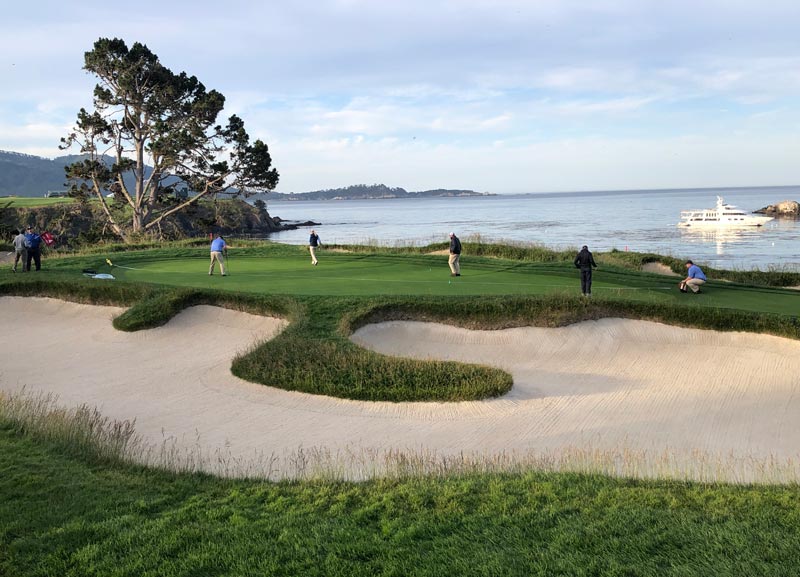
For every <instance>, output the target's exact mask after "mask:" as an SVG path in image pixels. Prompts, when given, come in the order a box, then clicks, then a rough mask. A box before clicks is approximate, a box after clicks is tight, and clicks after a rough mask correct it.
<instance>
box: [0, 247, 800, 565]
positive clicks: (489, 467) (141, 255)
mask: <svg viewBox="0 0 800 577" xmlns="http://www.w3.org/2000/svg"><path fill="white" fill-rule="evenodd" d="M237 244H238V245H239V246H240V247H241V248H240V252H238V253H236V254H235V256H234V259H233V260H232V263H231V264H232V268H233V271H234V272H233V275H234V276H235V275H237V274H239V275H241V276H244V275H245V274H246V271H247V270H248V268H247V266H248V265H249V263H251V262H253V263H255V262H261V261H259V260H258V259H265V258H268V259H269V262H274V263H276V264H275V266H279V265H280V263H281V262H283V261H282V260H281V259H289V260H291V259H299V258H301V257H302V258H305V256H304V254H303V251H302V249H301V248H300V247H294V246H285V245H273V244H271V243H255V242H247V241H242V242H241V243H237ZM205 245H206V243H205V241H203V242H200V241H182V242H179V243H156V244H153V243H141V244H140V245H136V246H134V247H125V246H123V245H106V246H99V247H93V248H91V249H85V250H80V251H73V252H70V253H66V254H58V255H54V254H51V255H48V258H47V259H46V260H45V268H44V270H43V272H42V274H39V275H33V274H31V275H11V274H2V275H0V295H20V296H50V297H54V298H58V299H62V300H69V301H75V302H83V303H93V304H113V305H117V306H125V307H128V309H127V310H126V311H125V312H124V313H123V314H122V315H121V316H119V317H117V318H116V319H115V321H114V326H115V327H117V328H118V329H120V330H126V331H132V330H141V329H144V328H149V327H156V326H161V325H163V324H164V323H165V322H167V321H168V320H169V319H170V318H172V317H173V316H174V315H175V314H177V313H178V312H179V311H181V310H183V309H184V308H186V307H189V306H192V305H195V304H212V305H214V306H222V307H227V308H232V309H235V310H242V311H248V312H252V313H256V314H262V315H263V314H270V315H274V316H278V317H281V318H285V319H287V320H288V321H289V322H290V326H289V327H288V328H287V329H286V330H285V331H283V333H281V335H279V337H278V338H276V339H274V340H272V341H269V342H267V343H264V344H263V345H261V346H259V347H257V348H256V349H254V350H252V351H250V352H248V353H246V354H244V355H242V356H240V357H239V358H237V359H236V360H235V362H234V366H233V372H234V373H235V374H237V375H239V376H242V377H243V378H246V379H248V380H254V381H256V382H264V383H265V384H270V385H273V386H275V385H280V386H283V387H284V388H288V389H292V390H307V391H308V392H314V393H316V394H325V395H343V389H345V388H346V389H347V391H346V392H347V393H348V395H352V396H346V398H358V399H367V400H368V399H377V398H380V399H384V400H385V399H389V400H395V401H406V400H412V399H413V400H437V401H442V400H444V401H448V400H463V399H469V398H472V399H475V398H487V397H491V396H495V395H498V394H502V392H503V391H504V390H507V388H508V387H510V386H511V383H510V377H509V375H508V374H507V373H504V371H500V370H498V369H492V368H490V367H475V366H472V365H464V364H461V363H451V364H444V365H438V364H437V363H435V362H428V361H410V360H408V359H394V358H390V357H383V356H382V355H378V354H377V353H372V352H370V351H366V350H364V349H361V348H360V347H357V346H356V345H354V344H353V343H351V342H350V341H349V340H348V337H349V335H350V334H351V333H352V332H353V331H354V330H355V329H356V328H358V327H360V326H364V325H366V324H368V323H372V322H377V321H382V320H390V319H415V320H435V321H437V322H445V323H450V324H455V325H457V326H466V327H480V328H487V329H493V328H500V327H509V326H523V325H535V326H564V325H567V324H572V323H575V322H579V321H581V320H588V319H597V318H604V317H608V316H618V317H622V318H637V319H646V320H657V321H659V322H664V323H668V324H674V325H679V326H691V327H698V328H708V329H713V330H720V331H748V332H757V333H768V334H773V335H778V336H783V337H788V338H792V339H800V322H798V317H797V308H796V303H797V300H796V299H797V298H800V297H797V296H795V295H796V293H794V294H793V293H791V291H788V290H784V289H782V288H780V287H786V286H794V285H798V284H800V279H798V278H797V276H798V273H791V272H784V271H714V272H713V274H709V276H710V277H711V278H713V279H714V280H713V281H712V282H711V283H709V285H710V286H709V288H710V291H709V292H710V293H711V294H709V295H701V296H708V297H709V301H707V302H709V303H711V304H702V303H701V302H700V301H691V300H687V299H685V298H684V299H683V300H680V301H675V302H672V301H667V300H663V299H659V298H656V297H658V295H657V294H656V295H655V296H653V297H652V298H650V297H648V296H646V294H647V293H644V292H643V293H634V292H633V291H631V292H627V293H626V292H623V291H617V292H615V291H614V290H613V289H610V290H609V291H608V293H607V295H606V296H603V297H601V298H596V299H593V300H592V301H590V302H587V301H585V300H581V299H580V298H579V297H578V296H576V295H575V294H574V293H567V292H564V291H563V290H560V289H558V290H555V292H551V293H550V294H546V293H542V292H540V293H535V292H533V293H532V294H527V295H526V294H491V295H485V294H484V295H481V294H460V295H457V296H449V297H444V296H441V295H435V294H431V295H411V294H407V295H402V294H373V295H370V294H361V295H355V294H328V295H325V296H320V295H319V294H306V293H303V292H302V291H297V290H295V291H294V292H290V291H288V290H284V291H283V292H280V291H281V290H283V289H281V288H280V287H278V288H275V289H273V290H276V291H277V292H274V293H264V294H258V293H254V292H247V291H246V290H245V291H242V290H240V289H237V288H236V287H234V288H231V287H228V288H226V289H219V288H216V289H211V288H207V287H205V285H204V286H202V287H201V286H180V285H172V284H169V282H166V283H165V280H168V281H170V282H172V281H174V279H164V278H161V277H152V278H151V277H146V274H147V265H148V263H150V262H161V261H163V260H164V259H185V260H189V261H191V262H195V263H198V264H200V263H201V262H205V259H206V258H207V254H206V253H207V247H206V246H205ZM336 248H337V249H341V250H343V251H347V252H342V253H333V252H331V253H328V254H326V255H325V258H326V259H328V260H333V259H334V258H339V259H342V260H341V261H340V262H341V263H343V264H345V263H347V264H352V263H353V262H355V261H354V260H345V259H355V258H361V257H364V256H367V257H371V259H372V260H375V259H390V260H388V261H385V262H391V263H404V262H405V263H408V264H409V265H413V266H416V267H427V266H428V264H430V266H442V263H441V257H436V256H431V255H429V254H427V253H430V252H434V251H437V250H441V249H442V248H444V246H439V245H431V246H427V247H398V248H386V247H383V248H379V247H362V246H346V247H336ZM131 249H132V250H131ZM464 250H465V254H468V255H470V266H472V267H475V268H476V269H477V268H480V269H481V270H482V271H486V272H487V274H493V275H501V274H516V273H517V272H519V273H520V274H526V275H530V278H531V279H535V278H537V277H539V276H541V277H542V278H547V279H559V278H562V277H563V278H567V279H569V282H572V283H573V284H574V278H573V277H574V270H573V269H571V259H572V258H573V257H574V254H573V253H572V251H561V252H555V251H549V250H547V249H544V248H542V247H536V246H512V245H508V246H502V245H495V246H491V245H486V244H482V243H480V242H472V243H465V247H464ZM109 255H110V256H111V258H112V259H115V260H116V259H121V258H123V257H124V259H125V263H126V264H127V265H130V266H132V267H140V268H141V269H143V270H145V272H144V273H141V272H128V271H124V270H123V271H118V272H119V273H120V274H119V278H118V281H115V282H111V283H102V282H100V281H93V280H91V279H85V278H82V277H80V276H79V275H78V274H76V272H75V271H76V270H77V271H79V270H81V268H82V267H93V266H97V265H98V263H102V262H103V259H105V258H106V257H108V256H109ZM595 258H596V259H597V260H598V264H599V265H600V269H598V274H597V277H596V281H595V282H596V283H597V282H600V283H602V282H609V283H611V282H615V279H617V278H620V279H624V282H625V283H626V286H632V287H633V288H636V287H637V286H640V287H646V286H653V283H664V284H663V286H667V285H670V286H672V285H674V279H671V278H669V277H664V276H663V275H657V274H653V273H646V272H641V270H642V266H643V265H645V264H647V263H654V262H659V263H662V264H664V265H666V266H669V267H670V268H671V269H672V270H673V271H675V272H680V268H681V264H682V263H681V262H680V261H679V260H677V259H674V258H671V257H663V256H659V255H649V254H640V253H627V252H626V253H622V252H617V251H613V252H610V253H604V254H597V253H596V254H595ZM367 260H368V261H369V260H370V259H367ZM382 262H383V261H382ZM326 264H327V263H325V262H323V264H322V265H321V267H320V270H323V269H322V267H324V266H325V265H326ZM237 266H238V267H239V269H238V271H240V272H237V269H236V267H237ZM154 270H156V271H157V270H158V269H157V268H156V269H154ZM6 272H7V271H6ZM115 272H116V271H115ZM707 273H708V271H707ZM128 274H129V275H130V276H129V277H128V276H127V275H128ZM137 275H144V276H137ZM604 275H605V276H604ZM176 276H178V275H177V273H176ZM148 278H150V280H147V279H148ZM181 278H182V277H181ZM233 278H234V277H233V276H232V277H231V279H226V280H232V279H233ZM465 278H466V277H465ZM526 278H527V277H526ZM302 280H303V279H302V278H300V279H299V280H298V281H296V284H297V286H298V287H300V286H305V285H301V284H300V283H301V282H302ZM721 281H725V282H721ZM317 282H318V283H319V282H322V281H317ZM530 282H531V283H533V282H534V281H533V280H531V281H530ZM548 282H550V281H548ZM265 286H269V283H266V284H265ZM331 286H338V285H331ZM409 286H411V285H409ZM532 286H533V285H532ZM543 286H544V285H543ZM409 290H411V289H409ZM531 290H532V291H535V290H537V289H536V286H533V288H532V289H531ZM714 293H717V294H716V295H715V294H714ZM714 298H719V299H728V300H724V301H714V300H710V299H714ZM717 302H719V303H722V305H724V306H721V305H719V304H715V303H717ZM782 303H786V304H785V305H784V304H782ZM792 303H794V305H792ZM768 306H769V307H773V308H772V309H770V310H771V311H772V312H766V309H765V307H768ZM309 343H312V346H315V347H317V350H318V351H319V357H318V359H317V363H315V364H316V365H319V366H317V367H314V366H312V365H311V364H310V363H306V362H305V361H304V360H303V359H302V358H298V357H301V356H302V355H298V351H301V350H304V349H305V347H307V346H309ZM476 371H477V372H476ZM420 375H422V378H420ZM420 381H424V382H425V383H429V384H430V383H432V384H431V385H430V386H419V382H420ZM354 382H361V383H362V385H361V386H357V387H355V388H353V387H352V383H354ZM454 382H455V383H456V386H455V387H453V383H454ZM437 383H438V384H437ZM486 383H489V385H486ZM312 387H313V388H312ZM443 387H445V388H444V389H443ZM453 390H457V391H458V392H457V396H453ZM354 391H355V392H354ZM343 396H344V395H343ZM137 443H138V441H137V437H136V433H135V424H133V423H128V422H113V421H109V420H107V419H104V417H103V416H102V415H101V414H100V413H99V412H97V411H96V409H94V408H92V407H89V406H83V407H79V408H77V409H64V408H62V407H60V406H58V403H57V399H54V398H52V397H46V396H45V397H43V396H38V397H37V396H36V395H27V394H23V395H19V396H9V395H0V468H2V469H3V470H4V471H5V473H4V475H2V476H0V495H3V498H2V499H0V520H1V521H2V523H0V526H2V529H0V573H3V574H7V575H10V576H16V575H20V576H21V575H25V576H32V575H49V574H63V575H110V574H115V575H141V574H145V573H148V572H149V573H157V574H160V575H179V574H187V573H192V574H223V573H225V574H242V575H246V574H259V575H272V574H274V575H331V574H342V575H344V574H347V575H375V574H415V575H443V574H460V575H486V574H508V575H532V574H542V575H545V574H547V575H594V574H616V575H623V574H625V575H665V574H674V575H678V574H680V575H707V574H716V575H742V574H758V575H786V574H792V573H793V572H794V571H795V569H796V567H797V566H798V565H800V553H798V551H800V547H798V544H800V522H799V521H800V513H799V512H800V493H799V492H798V491H797V479H793V480H792V479H789V480H788V481H787V480H786V478H783V479H784V480H779V481H778V482H779V483H780V484H778V485H772V486H770V485H765V484H763V483H770V482H773V481H774V480H775V478H776V477H778V476H779V474H780V471H782V470H783V467H784V466H785V465H786V464H785V463H782V462H773V463H769V462H765V463H763V470H764V478H763V479H762V481H761V482H759V483H755V484H749V483H748V484H743V485H736V484H727V483H718V482H714V479H715V478H716V477H714V476H713V475H709V477H708V482H692V481H685V480H670V475H669V467H670V465H669V463H670V460H669V459H670V456H669V455H665V457H664V469H663V471H662V472H661V473H659V472H656V474H655V475H654V477H655V478H654V479H649V480H645V479H635V478H632V476H633V475H635V470H636V467H637V466H638V465H637V455H636V454H634V453H631V452H626V451H625V450H624V449H622V450H621V451H620V452H618V453H611V454H593V453H591V452H581V451H582V449H581V448H576V449H575V451H574V452H573V453H571V454H569V453H568V454H562V455H554V456H551V458H550V459H549V460H548V459H546V458H543V459H542V460H540V461H538V462H532V463H529V464H528V466H525V467H521V468H518V469H513V468H512V469H511V470H510V471H509V470H503V469H498V468H497V466H496V465H498V464H500V462H501V461H502V458H501V459H499V460H498V461H497V462H491V461H488V462H487V461H485V460H484V461H481V460H480V459H475V460H471V457H470V456H462V457H461V458H460V459H459V458H456V459H453V460H451V461H449V462H447V461H446V460H443V459H441V458H440V457H437V456H436V455H428V456H425V455H414V454H412V453H409V454H404V453H398V454H396V455H394V457H395V461H394V462H393V463H392V466H393V467H394V469H393V470H394V472H395V473H394V474H392V475H386V476H384V477H382V478H377V479H372V480H368V481H363V482H357V483H354V482H344V481H341V480H340V479H338V478H337V477H336V476H335V475H331V474H330V473H331V471H330V470H329V471H328V474H326V473H325V472H324V469H323V468H320V467H318V466H317V464H314V459H315V458H318V459H321V460H323V461H324V459H325V458H326V456H325V455H317V456H315V455H310V454H308V453H306V454H303V453H302V452H300V453H297V454H294V455H287V456H286V458H288V459H293V460H294V462H295V463H296V466H297V467H298V469H302V470H304V471H305V472H306V473H307V474H305V475H303V476H302V477H301V478H303V479H305V480H303V481H281V482H266V481H263V480H255V479H240V480H234V479H224V478H218V477H212V476H209V475H206V474H200V473H197V472H196V469H195V468H193V465H192V463H191V461H177V462H178V463H183V466H177V467H175V466H174V464H175V461H170V456H169V455H170V453H169V446H168V445H165V446H164V447H161V448H155V449H152V450H154V451H161V452H159V453H158V455H159V457H158V459H162V464H163V465H164V466H163V467H162V466H159V465H158V462H154V463H153V464H154V465H155V466H154V467H144V466H141V465H138V464H132V463H131V462H130V460H129V456H130V452H131V451H135V450H140V449H141V445H138V444H137ZM366 457H369V456H366ZM696 457H697V458H698V463H699V464H698V466H700V467H708V469H709V470H713V469H715V468H717V469H724V468H725V467H735V466H736V465H735V464H731V463H726V462H725V459H724V457H719V456H714V455H701V454H698V455H696ZM173 458H176V457H175V456H173ZM158 459H156V460H155V461H158ZM704 459H705V462H704ZM564 463H567V464H570V463H571V464H572V465H575V464H576V463H577V464H578V466H573V468H572V469H571V472H569V471H570V469H569V467H564V468H560V466H561V465H563V464H564ZM171 468H172V469H177V471H176V470H170V469H171ZM576 468H577V472H576V471H575V469H576ZM333 470H334V471H335V468H334V469H333ZM565 470H566V471H567V472H564V471H565ZM33 471H35V472H36V473H35V474H33ZM245 476H246V475H245ZM67 487H68V488H69V491H68V492H65V488H67ZM254 536H257V538H254ZM423 545H424V546H423Z"/></svg>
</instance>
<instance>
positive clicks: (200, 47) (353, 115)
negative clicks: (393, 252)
mask: <svg viewBox="0 0 800 577" xmlns="http://www.w3.org/2000/svg"><path fill="white" fill-rule="evenodd" d="M2 12H3V19H2V21H0V87H2V88H0V149H1V150H12V151H17V152H25V153H28V154H34V155H39V156H44V157H48V158H53V157H56V156H59V155H61V154H65V153H64V152H62V151H60V150H59V149H58V145H59V141H60V138H61V137H62V136H65V135H66V134H67V133H68V132H69V130H70V127H71V126H72V125H73V123H74V121H75V118H76V114H77V112H78V110H79V109H80V108H81V107H86V108H90V107H91V95H92V89H93V87H94V84H95V82H96V80H95V79H94V78H93V77H92V76H91V75H90V74H88V73H87V72H86V71H84V70H83V56H84V53H85V52H87V51H89V50H91V49H92V46H93V43H94V42H95V40H97V39H98V38H101V37H102V38H114V37H116V38H122V39H123V40H125V41H126V42H127V44H128V45H129V46H130V45H132V44H133V43H134V42H141V43H143V44H146V45H147V46H148V47H149V48H150V50H152V51H153V52H154V53H155V54H157V55H158V56H159V58H160V60H161V62H162V64H164V65H165V66H167V67H168V68H170V69H171V70H172V71H173V72H181V71H185V72H186V73H187V74H189V75H195V76H197V77H198V79H199V80H200V81H201V82H203V83H204V84H205V86H206V87H207V88H208V89H216V90H218V91H219V92H221V93H222V94H224V95H225V97H226V106H225V110H224V112H223V114H224V116H225V117H227V116H229V115H230V114H237V115H239V116H240V117H241V118H242V119H243V120H244V122H245V126H246V128H247V131H248V132H249V134H250V135H251V137H253V138H260V139H262V140H264V141H265V142H266V143H267V144H268V145H269V147H270V151H271V154H272V158H273V164H274V166H275V167H276V168H277V170H278V172H279V173H280V175H281V178H280V183H279V185H278V187H277V190H279V191H281V192H303V191H309V190H318V189H326V188H337V187H343V186H348V185H352V184H376V183H382V184H386V185H388V186H400V187H403V188H406V189H407V190H425V189H433V188H459V189H472V190H477V191H481V192H492V193H500V194H502V193H521V192H558V191H576V190H620V189H657V188H695V187H715V186H757V185H763V186H767V185H796V184H800V35H799V34H798V32H797V24H798V23H799V22H800V2H798V1H797V0H759V1H755V0H746V1H743V0H694V1H684V0H669V1H666V2H665V1H664V0H659V1H650V0H591V1H590V0H580V1H579V0H527V1H522V0H491V1H490V0H424V1H422V0H403V1H402V2H390V1H385V0H384V1H376V0H369V1H367V0H314V1H310V0H292V1H291V2H289V1H286V0H281V1H273V0H265V1H261V2H257V1H243V0H226V1H225V2H218V1H215V2H206V1H205V0H195V1H193V2H180V1H171V2H164V1H161V2H155V1H152V0H138V1H137V2H133V3H123V4H120V3H105V4H100V3H96V2H92V3H89V2H83V1H82V0H80V1H72V2H64V0H58V1H51V0H37V1H34V2H15V3H11V4H9V5H4V7H3V9H2ZM220 120H222V117H221V118H220ZM69 152H75V151H69Z"/></svg>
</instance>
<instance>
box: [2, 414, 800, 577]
mask: <svg viewBox="0 0 800 577" xmlns="http://www.w3.org/2000/svg"><path fill="white" fill-rule="evenodd" d="M65 453H66V454H65ZM0 470H2V471H3V472H4V473H3V475H0V496H2V498H0V521H2V522H0V574H3V575H7V576H9V577H15V576H26V577H33V576H40V575H41V576H44V575H59V576H65V577H66V576H81V577H83V576H90V575H98V576H104V577H107V576H122V575H136V576H140V575H159V576H164V577H168V576H172V575H303V576H310V575H343V576H344V575H346V576H358V575H369V576H372V575H418V576H424V575H431V576H441V575H526V576H527V575H547V576H554V575H572V576H580V575H760V576H769V575H792V574H796V570H797V567H798V566H800V492H798V491H797V489H796V487H736V486H724V485H721V486H719V485H718V486H708V485H701V484H691V483H674V482H673V483H668V482H644V481H633V480H615V479H611V478H608V477H602V476H594V475H576V474H564V473H562V474H543V473H536V472H530V473H527V474H521V475H500V474H493V475H488V474H484V475H477V474H476V475H459V476H451V477H448V478H430V477H428V478H425V477H411V478H404V479H393V480H374V481H370V482H365V483H339V482H332V481H312V482H282V483H266V482H256V481H232V480H222V479H215V478H211V477H208V476H204V475H188V474H170V473H166V472H161V471H157V470H147V469H143V468H139V467H131V466H124V465H118V464H117V465H114V464H109V463H107V462H104V461H103V459H102V458H99V459H92V458H76V457H74V456H70V455H69V451H68V450H66V451H65V447H64V445H63V444H62V443H59V442H56V441H44V440H41V439H39V440H37V439H36V438H35V437H33V436H31V435H29V434H26V433H24V432H21V431H19V430H17V429H15V428H14V426H12V425H11V424H9V423H8V422H2V421H0Z"/></svg>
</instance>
